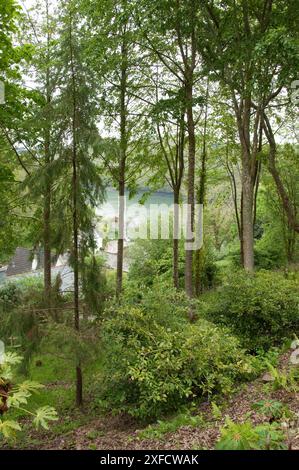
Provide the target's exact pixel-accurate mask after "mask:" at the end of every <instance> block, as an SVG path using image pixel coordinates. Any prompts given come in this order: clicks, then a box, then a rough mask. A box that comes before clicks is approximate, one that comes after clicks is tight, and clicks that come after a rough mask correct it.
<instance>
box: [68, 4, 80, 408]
mask: <svg viewBox="0 0 299 470" xmlns="http://www.w3.org/2000/svg"><path fill="white" fill-rule="evenodd" d="M70 15H71V13H70ZM69 39H70V57H71V74H72V101H73V116H72V169H73V175H72V193H73V201H72V202H73V263H74V326H75V330H76V331H77V332H79V331H80V310H79V223H78V222H79V221H78V152H77V95H76V93H77V90H76V71H75V63H74V51H73V30H72V17H71V16H70V38H69ZM82 403H83V380H82V369H81V364H80V361H78V362H77V365H76V405H77V406H81V405H82Z"/></svg>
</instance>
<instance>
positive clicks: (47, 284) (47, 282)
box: [43, 0, 51, 309]
mask: <svg viewBox="0 0 299 470" xmlns="http://www.w3.org/2000/svg"><path fill="white" fill-rule="evenodd" d="M46 17H47V18H46V21H47V62H48V64H47V69H46V104H47V112H48V110H49V107H50V104H51V89H50V67H49V60H50V57H49V48H50V32H49V3H48V0H47V1H46ZM46 114H47V113H46ZM50 142H51V135H50V128H49V123H48V122H47V123H46V126H45V146H44V152H45V171H46V184H45V189H44V191H45V193H44V214H43V216H44V234H43V238H44V240H43V241H44V300H45V304H46V307H47V308H49V309H50V308H51V177H50V174H49V165H50V163H51V156H50Z"/></svg>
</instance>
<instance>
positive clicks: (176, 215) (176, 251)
mask: <svg viewBox="0 0 299 470" xmlns="http://www.w3.org/2000/svg"><path fill="white" fill-rule="evenodd" d="M173 202H174V213H173V285H174V287H175V289H178V288H179V225H180V220H179V218H180V209H179V202H180V190H179V189H177V188H174V190H173Z"/></svg>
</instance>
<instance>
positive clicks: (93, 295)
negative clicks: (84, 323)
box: [81, 256, 108, 315]
mask: <svg viewBox="0 0 299 470" xmlns="http://www.w3.org/2000/svg"><path fill="white" fill-rule="evenodd" d="M104 264H105V260H104V259H103V258H101V257H99V256H98V257H96V256H90V257H88V258H87V259H85V260H84V262H83V263H82V268H81V273H82V276H81V282H82V295H83V298H84V302H85V304H86V307H87V311H88V314H93V315H94V314H98V315H99V314H100V313H102V312H103V309H104V303H105V300H106V297H107V295H108V289H107V279H106V276H105V273H104Z"/></svg>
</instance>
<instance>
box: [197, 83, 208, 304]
mask: <svg viewBox="0 0 299 470" xmlns="http://www.w3.org/2000/svg"><path fill="white" fill-rule="evenodd" d="M208 98H209V80H208V81H207V88H206V105H205V117H204V130H203V146H202V156H201V171H200V179H199V187H198V195H197V202H198V204H201V205H202V206H203V205H204V202H205V194H206V180H207V168H206V164H207V142H206V141H207V124H208ZM202 255H203V247H201V248H199V250H196V253H195V294H196V295H197V296H198V295H199V294H200V292H201V291H202V286H201V271H202Z"/></svg>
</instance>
